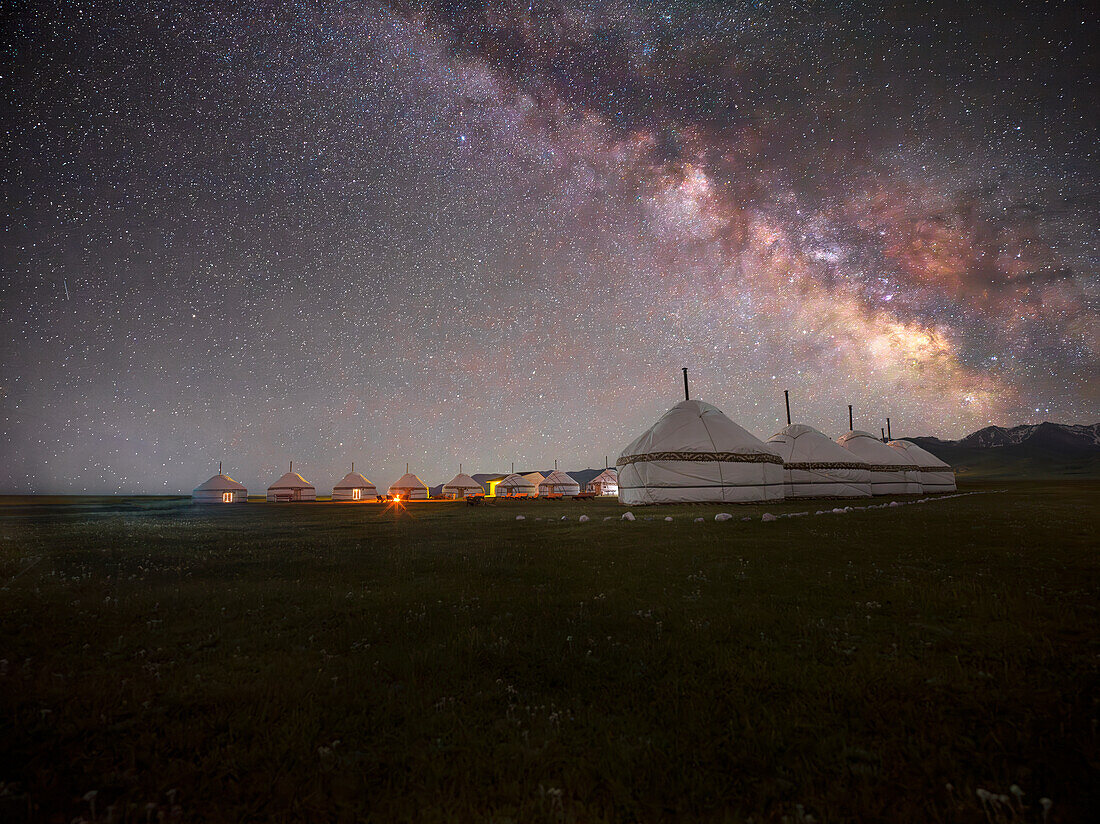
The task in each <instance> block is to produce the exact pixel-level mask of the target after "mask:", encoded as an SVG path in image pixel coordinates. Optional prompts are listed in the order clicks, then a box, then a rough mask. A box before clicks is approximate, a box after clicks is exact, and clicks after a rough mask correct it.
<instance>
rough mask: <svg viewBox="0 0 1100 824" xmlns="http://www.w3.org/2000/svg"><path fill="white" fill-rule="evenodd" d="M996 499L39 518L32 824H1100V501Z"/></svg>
mask: <svg viewBox="0 0 1100 824" xmlns="http://www.w3.org/2000/svg"><path fill="white" fill-rule="evenodd" d="M964 491H966V490H964ZM971 491H981V492H983V493H985V494H976V495H971V496H967V497H960V498H954V499H951V500H944V501H938V502H935V503H927V504H922V505H914V506H902V507H898V508H891V509H884V510H873V511H863V512H852V513H848V514H844V515H831V514H830V515H821V516H814V515H813V514H812V513H813V512H814V511H816V509H818V508H821V505H820V504H816V505H815V504H810V505H808V506H807V505H797V504H783V505H771V506H768V507H752V506H745V507H728V508H726V509H725V511H729V512H732V513H733V514H734V515H735V518H734V519H733V520H732V521H728V522H725V523H715V522H714V519H713V518H714V515H715V513H717V512H719V511H723V510H722V509H720V508H715V507H694V508H693V507H669V508H667V509H665V508H661V509H656V510H644V509H636V510H634V512H635V514H636V515H637V516H638V520H637V521H636V522H634V523H625V522H622V521H620V520H619V519H618V516H619V515H620V514H621V511H622V510H620V509H619V508H618V507H617V506H615V505H614V504H610V503H600V502H595V503H572V502H570V503H550V502H536V503H530V504H501V505H498V506H486V507H482V508H472V507H466V506H464V505H461V504H440V505H427V506H423V505H422V506H419V507H411V508H410V509H409V510H408V511H407V512H406V513H403V514H399V515H395V514H394V513H393V512H392V511H387V510H383V509H382V508H380V507H373V506H356V505H338V504H302V505H261V504H249V505H246V506H239V507H225V506H206V507H200V506H193V505H191V504H190V503H189V502H186V501H181V500H178V499H175V500H173V499H109V498H107V499H73V500H70V501H61V500H56V501H51V500H48V499H46V500H39V501H31V500H26V499H8V500H7V501H5V502H4V505H3V506H0V639H2V645H3V646H2V650H0V658H2V659H3V661H0V741H2V742H3V745H2V746H0V820H5V821H19V820H23V819H28V820H33V821H61V822H70V821H72V820H73V819H74V818H76V817H83V818H84V819H86V820H88V821H91V820H96V821H100V822H102V821H108V820H112V821H132V822H145V821H160V820H166V821H177V820H179V821H261V820H276V821H359V820H371V821H402V820H417V821H429V822H430V821H494V822H508V821H515V822H521V821H522V822H526V821H550V822H574V821H576V822H595V821H626V822H629V821H638V822H655V821H672V820H705V821H742V820H748V819H750V818H751V819H752V820H753V821H757V822H761V821H782V820H789V821H793V822H798V821H808V820H809V819H808V818H806V817H807V816H813V818H814V819H815V820H817V821H821V822H833V821H912V822H917V821H922V822H923V821H931V822H966V821H986V820H991V821H1034V822H1040V821H1044V820H1048V821H1050V822H1061V821H1085V820H1096V819H1097V817H1098V816H1100V789H1098V788H1100V780H1098V765H1100V757H1098V746H1097V744H1098V741H1097V736H1098V730H1097V724H1098V721H1097V719H1098V713H1100V706H1098V702H1100V677H1098V672H1100V630H1098V621H1097V618H1098V616H1097V606H1098V598H1097V595H1098V582H1100V575H1098V570H1100V558H1098V548H1100V547H1098V537H1097V536H1098V533H1100V512H1098V509H1100V508H1098V507H1097V503H1096V502H1097V500H1098V498H1100V484H1097V483H1084V482H1078V483H1042V484H1010V483H1001V484H998V485H997V486H996V487H972V488H971ZM830 506H831V505H830ZM765 510H767V511H770V512H773V513H781V512H786V511H806V510H809V511H810V512H811V515H809V516H806V517H800V518H790V519H782V520H779V521H776V522H770V523H763V522H761V520H760V515H761V513H762V512H764V511H765ZM582 513H587V514H588V515H590V516H591V518H592V520H591V521H590V522H588V523H583V524H582V523H578V521H577V517H578V516H579V515H580V514H582ZM519 514H522V515H524V516H525V520H522V521H520V520H516V516H517V515H519ZM562 515H566V516H568V520H561V516H562ZM608 516H611V517H612V518H613V520H607V521H605V520H603V519H604V518H605V517H608ZM666 516H670V517H672V518H673V519H674V520H673V521H672V522H670V523H666V522H665V521H664V520H663V519H664V518H665V517H666ZM647 517H653V518H654V520H652V521H647V520H644V519H645V518H647ZM698 517H703V518H705V519H706V520H705V522H703V523H695V522H694V519H695V518H698ZM743 517H749V518H752V520H750V521H743V520H741V518H743ZM1012 785H1017V786H1018V787H1019V788H1021V789H1022V791H1023V793H1024V795H1023V796H1022V797H1021V798H1018V797H1017V796H1016V795H1015V794H1013V793H1012V792H1011V791H1010V787H1012ZM978 790H983V791H988V792H991V793H994V794H997V795H1000V794H1004V795H1005V796H1007V797H1008V799H1010V800H1009V801H1008V802H1002V801H996V800H993V801H991V800H988V799H987V800H985V801H983V800H982V799H981V798H979V795H978ZM1044 797H1045V798H1049V799H1051V800H1052V805H1051V806H1050V809H1049V812H1045V811H1044V808H1043V805H1042V804H1041V803H1040V799H1041V798H1044Z"/></svg>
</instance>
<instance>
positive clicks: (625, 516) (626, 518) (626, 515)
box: [621, 512, 634, 521]
mask: <svg viewBox="0 0 1100 824" xmlns="http://www.w3.org/2000/svg"><path fill="white" fill-rule="evenodd" d="M621 520H624V521H633V520H634V513H633V512H626V513H624V514H623V517H622V519H621Z"/></svg>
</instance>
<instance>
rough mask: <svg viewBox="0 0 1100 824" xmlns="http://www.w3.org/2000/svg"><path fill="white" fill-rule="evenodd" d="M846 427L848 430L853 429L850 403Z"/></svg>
mask: <svg viewBox="0 0 1100 824" xmlns="http://www.w3.org/2000/svg"><path fill="white" fill-rule="evenodd" d="M848 429H849V431H851V430H853V429H855V427H854V426H852V405H851V404H848Z"/></svg>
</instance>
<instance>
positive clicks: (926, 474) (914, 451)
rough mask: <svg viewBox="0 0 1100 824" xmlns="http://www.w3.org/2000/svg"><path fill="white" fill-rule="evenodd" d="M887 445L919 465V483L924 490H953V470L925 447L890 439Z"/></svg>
mask: <svg viewBox="0 0 1100 824" xmlns="http://www.w3.org/2000/svg"><path fill="white" fill-rule="evenodd" d="M887 446H889V447H890V448H891V449H896V450H898V452H900V453H902V454H903V455H904V456H905V458H906V459H908V460H909V461H910V463H914V464H916V465H917V466H918V467H920V485H921V487H922V488H923V489H924V491H925V492H954V491H955V489H956V487H955V470H954V469H952V468H951V466H950V465H949V464H946V463H944V462H943V461H941V460H940V459H939V458H937V457H936V456H935V455H933V454H932V453H931V452H929V451H928V450H927V449H923V448H921V447H919V446H917V445H916V444H915V443H913V442H912V441H890V443H889V444H887Z"/></svg>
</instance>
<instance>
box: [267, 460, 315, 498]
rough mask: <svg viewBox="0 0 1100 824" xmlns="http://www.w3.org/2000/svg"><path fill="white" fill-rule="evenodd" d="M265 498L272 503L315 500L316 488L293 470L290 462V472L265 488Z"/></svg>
mask: <svg viewBox="0 0 1100 824" xmlns="http://www.w3.org/2000/svg"><path fill="white" fill-rule="evenodd" d="M267 499H268V501H272V502H274V503H285V502H289V501H316V500H317V490H316V489H315V488H314V486H313V484H311V483H310V482H309V481H307V480H306V479H305V478H303V477H302V476H301V475H299V474H298V473H297V472H294V471H293V464H292V465H291V471H290V472H287V473H286V474H285V475H283V477H281V478H279V480H277V481H276V482H275V483H273V484H272V485H271V486H269V487H268V488H267Z"/></svg>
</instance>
